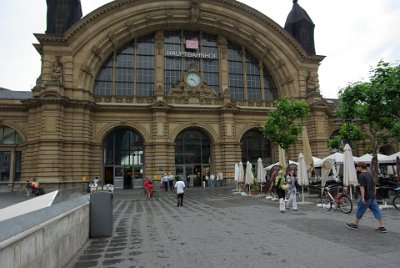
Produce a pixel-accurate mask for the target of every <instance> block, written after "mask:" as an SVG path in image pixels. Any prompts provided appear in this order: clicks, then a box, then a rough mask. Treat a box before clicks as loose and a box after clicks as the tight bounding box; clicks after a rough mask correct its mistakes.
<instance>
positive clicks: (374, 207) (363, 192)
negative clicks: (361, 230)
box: [347, 163, 387, 233]
mask: <svg viewBox="0 0 400 268" xmlns="http://www.w3.org/2000/svg"><path fill="white" fill-rule="evenodd" d="M357 174H358V175H357V180H358V184H359V185H360V197H359V198H358V204H357V212H356V219H355V221H354V223H348V224H347V226H348V227H349V228H350V229H352V230H357V229H358V225H359V223H360V220H361V218H362V217H363V215H364V213H365V211H366V210H367V209H368V208H369V209H370V210H371V211H372V214H374V217H375V219H377V220H378V221H379V228H378V229H376V230H377V231H380V232H382V233H386V232H387V230H386V228H385V224H384V222H383V216H382V212H381V210H380V208H379V206H378V203H377V202H376V192H375V191H376V189H375V183H374V178H373V176H372V174H371V172H369V171H367V164H366V163H358V164H357Z"/></svg>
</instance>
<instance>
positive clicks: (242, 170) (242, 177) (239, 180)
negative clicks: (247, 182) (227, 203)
mask: <svg viewBox="0 0 400 268" xmlns="http://www.w3.org/2000/svg"><path fill="white" fill-rule="evenodd" d="M242 182H244V169H243V163H242V161H240V162H239V177H238V187H239V185H240V183H242ZM239 192H240V187H239Z"/></svg>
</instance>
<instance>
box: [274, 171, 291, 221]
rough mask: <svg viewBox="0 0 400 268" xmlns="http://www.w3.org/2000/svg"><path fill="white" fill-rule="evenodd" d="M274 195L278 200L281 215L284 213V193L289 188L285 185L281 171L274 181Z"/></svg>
mask: <svg viewBox="0 0 400 268" xmlns="http://www.w3.org/2000/svg"><path fill="white" fill-rule="evenodd" d="M275 186H276V193H277V194H278V198H279V210H280V211H281V213H285V209H286V205H285V191H286V190H287V189H288V188H289V185H288V184H287V183H286V179H285V176H284V175H283V170H279V172H278V176H277V177H276V179H275Z"/></svg>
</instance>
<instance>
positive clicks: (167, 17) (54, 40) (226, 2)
mask: <svg viewBox="0 0 400 268" xmlns="http://www.w3.org/2000/svg"><path fill="white" fill-rule="evenodd" d="M149 2H150V1H144V0H115V1H111V2H110V3H108V4H106V5H104V6H102V7H99V8H98V9H96V10H94V11H93V12H91V13H90V14H88V15H86V16H85V17H83V18H82V19H81V20H80V21H79V22H78V23H77V24H76V25H75V26H74V27H72V28H70V29H69V30H68V31H67V32H66V33H65V34H64V35H62V36H60V35H47V34H35V37H36V38H37V39H38V40H39V42H40V43H41V44H46V45H56V46H63V45H65V44H68V43H69V42H70V40H72V39H74V38H75V37H76V36H79V35H80V34H81V32H82V31H84V29H85V28H86V27H87V26H88V25H90V24H92V23H93V22H95V21H97V20H102V19H104V18H106V17H107V16H110V17H111V16H112V15H113V14H114V13H115V12H118V11H121V12H122V11H123V10H126V9H128V8H130V7H133V6H136V7H139V6H140V5H146V4H149ZM151 2H152V3H151V4H152V5H151V7H152V8H151V9H149V10H146V11H145V12H144V13H141V14H138V16H136V17H135V18H133V20H132V21H131V22H132V23H134V24H141V21H145V26H146V28H149V27H151V26H153V27H156V25H158V24H159V23H160V21H159V19H160V18H161V19H162V21H164V23H163V25H164V26H163V27H168V25H175V26H176V25H178V24H179V25H183V24H185V23H184V22H183V21H182V19H183V20H186V21H187V23H189V22H190V15H188V16H186V17H184V18H183V17H181V16H174V12H176V11H170V10H167V9H166V8H165V3H169V2H171V3H172V2H173V3H176V9H175V10H179V9H185V8H187V9H188V10H190V8H191V6H192V5H193V0H174V1H151ZM157 2H160V5H157ZM197 2H198V6H199V10H200V12H201V14H202V16H203V15H205V16H206V17H209V16H215V19H216V20H218V21H219V20H221V22H220V23H217V25H216V27H217V28H219V29H221V30H225V31H234V30H232V27H230V28H231V29H229V27H228V28H226V27H227V25H226V23H223V22H224V20H226V18H228V20H231V22H232V23H234V24H235V23H236V24H237V25H240V24H243V22H237V20H235V18H234V17H231V16H229V17H227V16H224V14H220V15H221V18H218V15H219V14H215V12H214V11H213V8H212V6H220V7H222V8H224V9H229V10H231V11H232V13H237V14H243V15H244V16H246V17H248V18H251V20H253V21H256V22H257V24H260V25H263V26H264V27H266V28H267V29H271V30H273V31H274V32H275V33H277V35H278V36H280V38H281V39H282V40H283V42H284V43H287V44H290V46H291V47H292V48H293V49H294V50H295V51H296V52H297V53H298V55H300V56H301V57H302V58H303V59H306V60H308V61H309V62H310V63H319V62H320V61H322V60H323V59H324V56H318V55H308V53H307V52H306V51H305V50H304V49H303V48H302V46H301V45H300V44H299V43H298V42H297V40H295V39H294V38H293V37H292V36H291V35H290V34H289V33H288V32H287V31H286V30H285V29H284V28H282V27H281V26H280V25H279V24H277V23H276V22H275V21H273V20H272V19H270V18H269V17H268V16H266V15H264V14H263V13H261V12H260V11H257V10H256V9H254V8H251V7H249V6H247V5H245V4H243V3H240V2H237V1H233V0H197ZM206 7H207V9H206ZM159 12H161V13H162V14H164V15H163V16H161V13H160V14H158V13H159ZM156 14H157V19H156V20H153V18H152V17H151V16H150V17H149V15H156ZM124 15H126V14H124ZM126 19H127V20H129V17H128V16H127V17H126ZM187 23H186V24H187ZM153 24H154V25H153ZM189 24H191V25H192V22H190V23H189ZM132 26H134V25H132ZM193 26H194V27H196V28H199V29H200V28H202V27H208V28H209V26H210V25H208V24H207V22H206V21H204V20H202V18H200V19H199V20H198V21H196V22H195V25H192V27H193ZM243 26H245V27H246V28H249V29H251V28H252V25H250V24H249V23H247V24H243ZM142 27H144V26H143V25H142V26H141V28H142ZM224 27H225V28H224ZM247 35H248V36H243V38H244V39H252V40H254V41H253V43H255V41H256V40H257V39H259V38H260V37H261V36H262V35H263V33H259V32H253V33H247Z"/></svg>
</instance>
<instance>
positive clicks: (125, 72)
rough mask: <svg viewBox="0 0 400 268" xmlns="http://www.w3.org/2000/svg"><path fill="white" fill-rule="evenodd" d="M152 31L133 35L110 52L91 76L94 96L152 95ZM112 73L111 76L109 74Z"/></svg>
mask: <svg viewBox="0 0 400 268" xmlns="http://www.w3.org/2000/svg"><path fill="white" fill-rule="evenodd" d="M154 48H155V46H154V34H151V35H148V36H145V37H142V38H137V39H134V40H133V41H132V42H131V43H129V44H128V45H126V46H125V47H123V48H121V49H119V50H118V51H117V52H116V53H115V55H112V56H111V57H110V58H109V59H108V61H107V62H106V64H104V65H103V67H102V68H101V70H100V72H99V74H98V76H97V77H96V80H95V86H94V94H95V95H98V96H111V95H116V96H152V95H153V92H154ZM113 77H114V78H113Z"/></svg>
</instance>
